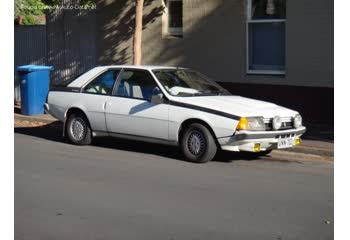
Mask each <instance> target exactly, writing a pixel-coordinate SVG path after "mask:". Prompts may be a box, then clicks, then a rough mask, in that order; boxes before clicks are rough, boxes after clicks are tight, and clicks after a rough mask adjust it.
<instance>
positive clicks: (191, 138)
mask: <svg viewBox="0 0 350 240" xmlns="http://www.w3.org/2000/svg"><path fill="white" fill-rule="evenodd" d="M181 150H182V152H183V154H184V155H185V157H186V158H187V159H188V160H189V161H191V162H195V163H206V162H209V161H211V160H212V159H213V158H214V157H215V154H216V151H217V146H216V143H215V140H214V137H213V135H212V134H211V133H210V131H209V130H208V128H206V127H205V126H203V125H202V124H199V123H193V124H191V125H190V126H188V127H187V128H186V129H185V130H184V134H183V135H182V139H181Z"/></svg>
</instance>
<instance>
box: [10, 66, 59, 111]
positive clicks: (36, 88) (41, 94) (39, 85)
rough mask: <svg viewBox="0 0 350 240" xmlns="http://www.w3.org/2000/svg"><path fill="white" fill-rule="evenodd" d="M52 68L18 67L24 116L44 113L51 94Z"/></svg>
mask: <svg viewBox="0 0 350 240" xmlns="http://www.w3.org/2000/svg"><path fill="white" fill-rule="evenodd" d="M51 70H53V67H51V66H38V65H25V66H19V67H17V72H18V74H19V79H20V89H21V109H22V110H21V112H22V114H24V115H37V114H43V113H44V103H45V100H46V96H47V94H48V92H49V86H50V71H51Z"/></svg>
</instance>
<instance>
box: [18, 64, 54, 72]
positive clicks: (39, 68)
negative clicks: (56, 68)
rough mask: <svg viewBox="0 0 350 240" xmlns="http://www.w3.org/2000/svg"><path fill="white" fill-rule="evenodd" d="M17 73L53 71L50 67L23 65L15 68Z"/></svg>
mask: <svg viewBox="0 0 350 240" xmlns="http://www.w3.org/2000/svg"><path fill="white" fill-rule="evenodd" d="M16 69H17V71H19V72H35V71H50V70H53V67H52V66H40V65H24V66H19V67H17V68H16Z"/></svg>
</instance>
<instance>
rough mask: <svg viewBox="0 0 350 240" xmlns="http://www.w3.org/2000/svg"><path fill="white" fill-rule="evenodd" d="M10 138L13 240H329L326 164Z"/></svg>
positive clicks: (329, 166)
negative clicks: (199, 159) (196, 160)
mask: <svg viewBox="0 0 350 240" xmlns="http://www.w3.org/2000/svg"><path fill="white" fill-rule="evenodd" d="M15 132H16V133H15V239H18V240H20V239H21V240H22V239H23V240H24V239H26V240H27V239H28V240H29V239H33V240H40V239H43V240H51V239H60V240H61V239H65V240H68V239H72V240H80V239H83V240H89V239H113V240H115V239H142V240H145V239H152V240H158V239H160V240H166V239H169V240H170V239H181V240H187V239H198V240H204V239H220V240H222V239H239V240H244V239H259V240H263V239H272V240H283V239H307V240H312V239H317V240H322V239H333V231H334V226H333V218H334V216H333V163H332V162H327V161H307V160H305V159H295V158H294V159H293V158H292V157H291V158H290V160H289V161H288V160H286V159H285V160H283V161H282V160H280V159H279V158H278V157H274V156H273V157H264V158H261V159H257V160H247V159H241V156H236V155H231V154H224V155H222V156H219V157H218V158H217V161H213V162H210V163H207V164H201V165H199V164H192V163H188V162H185V161H183V160H182V159H181V155H179V153H178V151H177V150H176V149H175V148H169V147H165V146H161V145H152V144H145V143H139V142H130V141H118V140H110V139H108V140H105V139H102V140H99V141H97V142H96V143H95V144H94V146H86V147H78V146H72V145H69V144H66V143H64V142H62V139H60V138H59V137H57V138H55V137H54V138H53V137H52V136H53V134H51V135H50V136H51V137H48V136H49V135H48V134H47V133H46V135H45V134H44V133H41V134H40V133H39V134H36V133H34V132H30V131H26V130H18V129H17V130H15ZM33 135H34V136H33ZM228 160H232V161H228ZM328 221H329V222H328Z"/></svg>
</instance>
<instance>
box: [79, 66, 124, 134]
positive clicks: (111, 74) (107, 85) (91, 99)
mask: <svg viewBox="0 0 350 240" xmlns="http://www.w3.org/2000/svg"><path fill="white" fill-rule="evenodd" d="M119 72H120V69H110V70H107V71H105V72H103V73H101V74H100V75H99V76H97V77H96V78H94V79H93V80H92V81H90V82H89V83H88V84H87V85H86V86H85V87H84V88H83V90H82V92H81V93H79V102H80V105H82V106H84V110H85V113H86V115H87V117H88V119H89V121H90V124H91V128H92V129H93V130H94V131H102V132H107V127H106V121H105V106H106V103H107V100H108V96H110V95H111V94H112V92H113V87H114V85H115V81H116V79H117V77H118V74H119Z"/></svg>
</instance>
